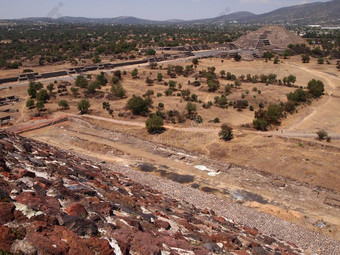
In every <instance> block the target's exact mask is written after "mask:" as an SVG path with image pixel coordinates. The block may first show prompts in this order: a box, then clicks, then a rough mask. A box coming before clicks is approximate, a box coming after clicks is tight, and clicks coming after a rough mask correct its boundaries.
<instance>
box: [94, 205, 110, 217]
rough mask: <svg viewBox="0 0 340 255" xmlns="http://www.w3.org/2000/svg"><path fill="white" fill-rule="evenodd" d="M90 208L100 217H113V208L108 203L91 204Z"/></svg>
mask: <svg viewBox="0 0 340 255" xmlns="http://www.w3.org/2000/svg"><path fill="white" fill-rule="evenodd" d="M91 207H92V209H93V210H94V211H95V212H96V213H99V214H101V215H104V216H110V215H113V206H112V205H111V204H110V203H108V202H102V203H93V204H91Z"/></svg>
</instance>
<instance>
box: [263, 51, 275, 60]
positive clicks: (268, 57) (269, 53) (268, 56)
mask: <svg viewBox="0 0 340 255" xmlns="http://www.w3.org/2000/svg"><path fill="white" fill-rule="evenodd" d="M263 57H264V58H265V59H266V61H267V60H268V59H269V60H272V58H273V57H274V54H273V53H271V52H269V51H267V52H265V53H264V54H263Z"/></svg>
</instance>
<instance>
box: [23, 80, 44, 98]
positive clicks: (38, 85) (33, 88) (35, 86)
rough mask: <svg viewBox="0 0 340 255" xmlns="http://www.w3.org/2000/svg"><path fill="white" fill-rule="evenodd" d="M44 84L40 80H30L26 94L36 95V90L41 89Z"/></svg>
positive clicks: (32, 96) (34, 96) (33, 96)
mask: <svg viewBox="0 0 340 255" xmlns="http://www.w3.org/2000/svg"><path fill="white" fill-rule="evenodd" d="M43 87H44V86H43V84H42V83H41V82H34V81H31V82H30V84H29V87H28V90H27V93H28V95H29V96H30V97H31V98H36V96H37V91H38V90H40V89H42V88H43Z"/></svg>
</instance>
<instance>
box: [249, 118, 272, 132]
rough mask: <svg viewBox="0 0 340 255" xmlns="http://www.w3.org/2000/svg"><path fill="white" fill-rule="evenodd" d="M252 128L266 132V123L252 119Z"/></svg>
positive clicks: (265, 121) (263, 120) (262, 120)
mask: <svg viewBox="0 0 340 255" xmlns="http://www.w3.org/2000/svg"><path fill="white" fill-rule="evenodd" d="M253 125H254V128H256V129H257V130H261V131H267V130H268V126H269V124H268V121H267V120H265V119H254V121H253Z"/></svg>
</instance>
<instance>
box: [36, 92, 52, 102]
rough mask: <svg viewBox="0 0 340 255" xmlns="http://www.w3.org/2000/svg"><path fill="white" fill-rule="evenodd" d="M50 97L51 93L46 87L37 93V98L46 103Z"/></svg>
mask: <svg viewBox="0 0 340 255" xmlns="http://www.w3.org/2000/svg"><path fill="white" fill-rule="evenodd" d="M49 99H50V95H49V94H48V92H47V90H46V89H41V90H39V91H38V93H37V100H38V101H42V102H44V103H46V102H47V101H48V100H49Z"/></svg>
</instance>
